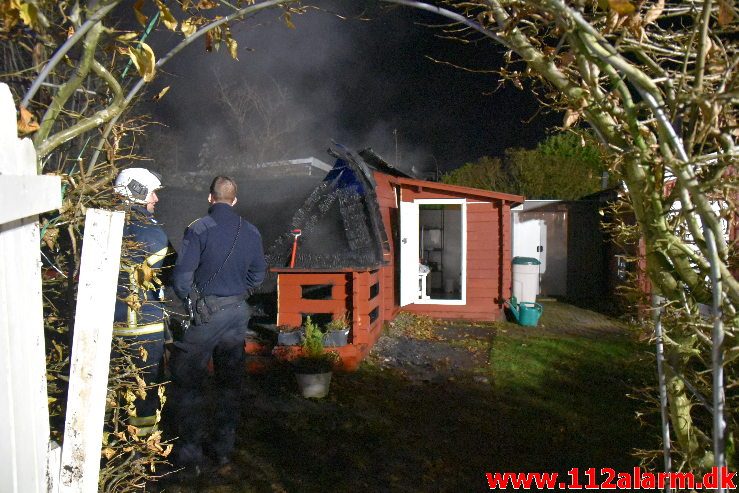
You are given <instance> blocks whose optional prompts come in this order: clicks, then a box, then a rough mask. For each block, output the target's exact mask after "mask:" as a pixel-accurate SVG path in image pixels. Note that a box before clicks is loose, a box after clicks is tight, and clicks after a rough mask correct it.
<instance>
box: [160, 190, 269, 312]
mask: <svg viewBox="0 0 739 493" xmlns="http://www.w3.org/2000/svg"><path fill="white" fill-rule="evenodd" d="M239 224H240V225H241V227H240V229H239ZM237 230H238V238H236V233H237ZM235 238H236V242H235V243H234V239H235ZM232 246H233V251H232V253H231V255H230V256H229V251H231V247H232ZM227 258H228V259H227ZM226 259H227V260H226ZM224 261H225V263H224ZM219 269H220V271H219ZM266 272H267V263H266V262H265V260H264V251H263V248H262V236H261V235H260V234H259V231H258V230H257V228H256V227H255V226H254V225H252V224H251V223H249V222H248V221H246V220H244V219H243V218H241V216H239V215H238V214H237V213H236V211H235V210H234V209H233V207H231V206H230V205H228V204H223V203H216V204H213V206H211V208H210V209H209V210H208V215H207V216H205V217H202V218H200V219H198V220H197V221H195V222H193V223H192V224H191V225H190V226H188V228H187V229H186V230H185V237H184V238H183V240H182V249H181V251H180V255H179V256H178V258H177V264H176V265H175V268H174V272H173V279H172V282H173V288H174V291H175V293H176V294H177V296H179V297H180V298H181V299H185V298H186V297H187V295H188V293H189V292H190V288H191V286H192V284H193V279H194V281H195V284H196V286H197V287H198V289H199V290H200V291H201V294H202V295H204V296H240V295H248V293H250V292H251V291H252V290H254V289H255V288H257V287H258V286H259V285H260V284H261V283H262V281H263V280H264V276H265V274H266ZM216 273H217V274H216ZM214 276H215V277H214ZM211 279H212V280H211ZM209 280H210V282H208V281H209ZM206 284H207V285H206ZM203 288H204V289H203Z"/></svg>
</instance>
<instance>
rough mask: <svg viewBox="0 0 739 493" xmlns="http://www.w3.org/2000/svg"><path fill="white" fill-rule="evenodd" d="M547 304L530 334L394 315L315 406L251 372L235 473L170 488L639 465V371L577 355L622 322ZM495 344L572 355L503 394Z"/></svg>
mask: <svg viewBox="0 0 739 493" xmlns="http://www.w3.org/2000/svg"><path fill="white" fill-rule="evenodd" d="M543 305H544V315H543V317H542V319H541V321H540V324H539V326H538V327H536V328H524V327H520V326H518V325H515V324H512V323H507V322H500V323H467V322H464V323H462V322H434V321H430V320H426V321H423V320H422V321H421V322H420V323H419V322H418V321H416V323H409V322H408V320H405V321H404V319H403V318H402V317H401V318H399V319H396V323H394V324H391V325H390V326H389V328H388V330H386V332H385V333H384V334H383V335H382V336H381V337H380V339H379V341H378V342H377V344H376V345H375V346H374V348H373V350H372V352H371V354H370V356H369V358H368V359H367V361H365V362H364V363H363V364H362V365H361V367H360V369H359V370H358V371H357V372H354V373H348V374H337V375H334V380H333V382H332V387H331V392H330V394H329V396H328V397H327V398H325V399H322V400H309V399H304V398H302V397H300V396H299V395H298V391H297V386H296V383H295V381H294V378H293V376H292V374H291V373H290V370H289V369H288V368H285V367H282V366H271V367H270V368H269V369H268V371H266V372H264V373H261V374H257V375H251V376H250V377H249V382H248V385H247V388H246V389H245V392H244V395H243V404H244V406H243V420H242V429H241V431H240V436H239V439H238V441H237V447H238V453H237V455H236V457H235V458H234V463H235V466H236V467H235V468H234V473H233V474H232V475H231V476H229V477H227V478H219V477H217V476H215V475H209V476H207V477H204V478H201V479H200V480H199V481H197V482H194V483H189V484H186V485H176V486H170V487H167V488H166V490H165V491H173V492H178V491H179V492H193V491H203V492H262V491H264V492H313V491H315V492H324V491H339V492H343V491H347V492H349V491H352V492H354V491H362V490H363V491H382V492H384V491H388V492H390V491H403V492H406V491H418V492H422V491H423V492H425V491H489V488H487V484H486V483H485V476H484V473H485V472H487V471H505V470H513V471H524V472H528V471H534V472H536V471H547V470H555V471H557V470H558V471H562V472H563V474H564V472H565V471H566V470H567V469H568V468H570V467H602V466H610V467H623V468H627V467H633V466H635V465H638V459H636V458H634V457H633V455H632V454H633V450H634V449H635V448H643V447H647V446H650V445H651V443H649V440H643V439H642V438H641V437H643V436H644V435H645V431H644V430H640V429H639V425H638V424H637V423H636V421H635V419H634V414H635V412H636V411H637V409H638V404H637V403H635V402H634V401H633V400H632V399H629V398H628V397H627V394H628V393H629V392H630V391H631V390H632V387H633V386H635V385H636V386H639V385H644V384H646V383H647V382H643V381H641V380H643V379H644V378H646V377H645V374H644V372H642V371H639V372H636V373H634V368H635V367H634V364H633V362H632V361H631V360H630V356H616V355H615V354H614V355H613V356H610V355H609V354H608V351H610V349H609V348H608V347H607V346H605V349H604V351H605V355H606V358H607V359H606V362H607V363H606V364H603V363H602V362H596V361H595V360H594V358H593V357H591V356H590V355H589V353H590V351H589V349H586V350H582V349H581V348H589V347H590V346H589V345H590V344H591V343H598V344H600V343H601V342H602V341H609V340H613V341H616V342H617V343H618V344H621V343H622V342H623V343H624V344H631V342H628V341H626V340H627V339H628V336H627V335H626V334H625V332H626V328H625V326H624V325H622V324H621V323H620V322H618V321H616V320H614V319H611V318H609V317H606V316H604V315H601V314H598V313H595V312H591V311H588V310H584V309H581V308H577V307H574V306H571V305H567V304H564V303H558V302H556V301H545V302H543ZM496 340H497V341H501V340H504V341H505V342H506V344H507V346H505V347H512V348H519V349H518V350H520V351H521V354H522V355H524V356H523V357H526V356H525V355H527V354H530V355H531V357H533V358H537V357H538V356H536V355H535V354H534V353H527V352H526V349H527V346H529V345H531V346H534V345H535V344H536V342H537V341H542V340H544V341H547V343H550V342H551V341H555V343H556V341H557V340H562V341H565V342H567V343H568V344H569V343H570V342H572V344H573V345H572V347H573V348H574V349H573V350H572V354H571V355H567V354H563V355H562V357H561V361H559V360H556V359H555V360H553V361H554V362H553V363H552V362H551V361H548V362H547V363H546V364H547V365H551V368H547V369H545V373H546V380H545V381H544V383H543V384H542V385H540V386H533V387H531V388H525V386H524V385H523V384H520V385H519V384H516V385H518V386H517V387H511V385H510V383H511V382H506V381H504V380H505V379H506V378H509V377H506V375H510V374H509V373H505V372H503V371H502V370H501V371H500V372H498V371H496V370H495V369H494V368H495V367H494V366H491V365H492V364H493V363H495V362H493V361H491V357H492V358H494V357H495V354H496V353H495V351H494V345H495V344H496ZM576 344H583V345H582V346H578V345H576ZM554 347H557V346H554ZM565 347H570V346H565ZM627 348H628V349H627V353H630V352H631V349H630V346H627ZM647 349H648V348H647ZM568 351H569V350H568ZM544 354H546V353H544ZM593 354H594V353H593ZM516 358H518V356H516V355H513V359H514V360H515V359H516ZM514 363H515V361H514ZM530 363H532V364H534V365H536V363H537V362H536V361H532V362H530ZM643 364H646V365H647V366H646V367H640V368H642V369H645V370H646V371H647V373H648V371H649V367H648V365H649V363H643ZM640 365H642V363H640ZM491 368H493V369H492V370H491ZM646 435H648V433H647V434H646ZM147 490H149V488H147ZM157 490H161V488H157V486H156V484H152V485H151V491H157Z"/></svg>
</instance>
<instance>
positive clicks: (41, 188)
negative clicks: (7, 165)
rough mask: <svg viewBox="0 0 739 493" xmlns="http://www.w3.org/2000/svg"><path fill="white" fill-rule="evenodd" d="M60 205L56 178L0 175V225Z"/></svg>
mask: <svg viewBox="0 0 739 493" xmlns="http://www.w3.org/2000/svg"><path fill="white" fill-rule="evenodd" d="M61 205H62V193H61V178H60V177H58V176H14V175H5V174H3V175H0V223H8V222H10V221H15V220H17V219H21V218H24V217H28V216H37V215H38V214H39V213H40V212H44V211H50V210H52V209H58V208H59V207H61Z"/></svg>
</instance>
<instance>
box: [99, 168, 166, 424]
mask: <svg viewBox="0 0 739 493" xmlns="http://www.w3.org/2000/svg"><path fill="white" fill-rule="evenodd" d="M161 186H162V182H161V176H160V175H158V174H156V173H154V172H152V171H150V170H148V169H145V168H128V169H125V170H123V171H121V172H120V173H119V174H118V177H117V178H116V180H115V188H114V191H115V193H116V194H117V195H118V196H120V198H121V199H122V202H123V205H124V207H125V209H126V224H125V226H124V229H123V238H124V241H125V242H126V246H125V248H124V253H123V256H122V258H121V272H120V276H119V279H118V293H117V300H116V305H115V325H114V327H113V337H121V338H123V339H124V341H125V342H126V343H127V344H128V346H129V348H130V349H129V352H130V354H131V356H132V357H133V359H134V363H135V364H136V366H137V367H138V368H140V369H141V377H142V378H143V379H144V382H145V383H146V385H147V386H151V385H153V384H157V383H159V382H160V381H161V370H162V368H161V366H162V360H163V358H164V343H165V312H164V303H163V297H164V296H163V283H164V280H165V279H166V275H167V271H168V270H171V267H172V265H174V250H173V249H172V248H171V246H170V244H169V241H168V239H167V234H166V233H165V232H164V230H163V229H162V227H161V226H160V225H159V224H158V223H157V221H156V219H154V208H155V207H156V204H157V202H158V201H159V198H158V197H157V194H156V190H158V189H159V188H161ZM157 390H158V389H157V388H156V387H148V388H147V389H146V397H145V398H142V396H141V395H139V397H138V398H137V399H136V400H135V401H134V407H135V413H133V412H130V414H129V416H128V424H129V425H133V426H134V427H135V428H136V430H137V431H136V433H137V435H139V436H147V435H149V434H150V433H152V432H153V431H154V430H156V428H157V421H158V418H157V411H158V409H159V407H160V402H159V395H158V391H157Z"/></svg>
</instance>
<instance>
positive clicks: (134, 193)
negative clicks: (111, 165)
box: [114, 168, 162, 204]
mask: <svg viewBox="0 0 739 493" xmlns="http://www.w3.org/2000/svg"><path fill="white" fill-rule="evenodd" d="M159 188H162V176H161V175H159V174H158V173H154V172H153V171H149V170H148V169H146V168H128V169H124V170H123V171H121V172H120V173H118V177H117V178H116V179H115V188H114V190H115V192H116V193H117V194H119V195H122V196H124V197H125V198H126V199H128V200H130V201H131V202H136V203H137V204H145V203H146V198H147V197H148V196H149V194H150V193H151V192H153V191H154V190H157V189H159Z"/></svg>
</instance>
